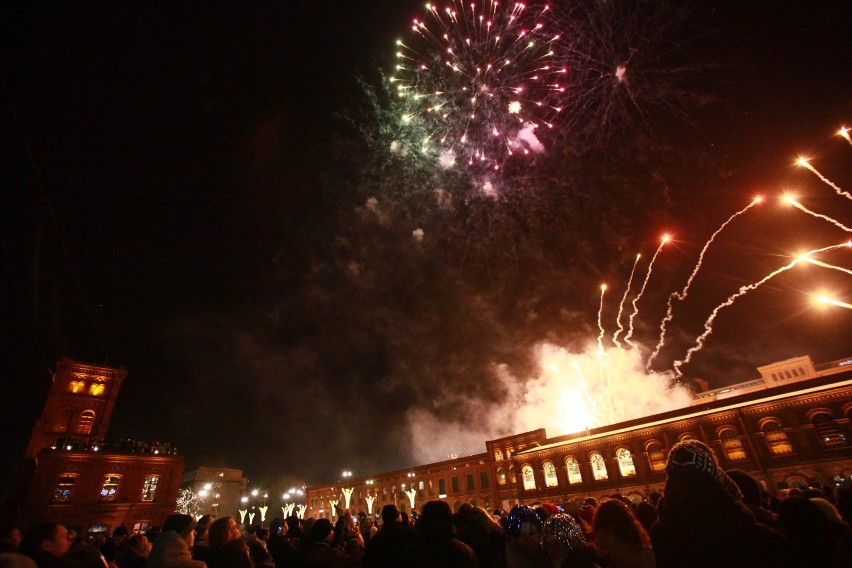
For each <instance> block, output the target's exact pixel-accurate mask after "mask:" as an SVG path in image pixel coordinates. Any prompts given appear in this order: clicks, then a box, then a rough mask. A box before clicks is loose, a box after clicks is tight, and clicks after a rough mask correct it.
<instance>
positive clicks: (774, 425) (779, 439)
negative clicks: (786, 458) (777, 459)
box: [761, 420, 793, 456]
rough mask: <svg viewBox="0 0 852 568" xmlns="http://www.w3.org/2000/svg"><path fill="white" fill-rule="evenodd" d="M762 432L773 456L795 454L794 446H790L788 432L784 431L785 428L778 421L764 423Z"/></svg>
mask: <svg viewBox="0 0 852 568" xmlns="http://www.w3.org/2000/svg"><path fill="white" fill-rule="evenodd" d="M761 430H762V431H763V438H764V439H765V440H766V445H767V446H768V447H769V451H770V452H771V453H772V454H774V455H776V456H781V455H784V454H792V453H793V446H792V445H791V444H790V439H789V438H788V437H787V432H785V431H784V426H782V425H781V422H779V421H778V420H767V421H766V422H764V424H763V427H762V428H761Z"/></svg>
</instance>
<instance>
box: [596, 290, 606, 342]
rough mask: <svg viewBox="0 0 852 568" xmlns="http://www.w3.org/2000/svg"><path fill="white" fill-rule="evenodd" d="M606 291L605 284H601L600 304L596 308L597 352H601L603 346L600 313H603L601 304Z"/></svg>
mask: <svg viewBox="0 0 852 568" xmlns="http://www.w3.org/2000/svg"><path fill="white" fill-rule="evenodd" d="M605 293H606V284H601V305H600V307H599V308H598V329H599V330H600V333H599V334H598V353H600V354H603V352H604V346H603V338H604V328H603V322H602V321H601V314H603V304H604V294H605Z"/></svg>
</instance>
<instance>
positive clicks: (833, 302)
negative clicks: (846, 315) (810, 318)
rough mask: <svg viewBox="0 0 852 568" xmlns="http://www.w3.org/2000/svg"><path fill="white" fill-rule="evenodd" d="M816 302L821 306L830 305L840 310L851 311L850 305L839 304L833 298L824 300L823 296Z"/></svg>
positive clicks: (851, 306) (839, 302) (851, 305)
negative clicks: (821, 304)
mask: <svg viewBox="0 0 852 568" xmlns="http://www.w3.org/2000/svg"><path fill="white" fill-rule="evenodd" d="M817 301H818V302H821V303H823V304H831V305H832V306H838V307H840V308H846V309H847V310H852V304H847V303H846V302H841V301H840V300H835V299H833V298H826V297H825V296H820V297H819V298H817Z"/></svg>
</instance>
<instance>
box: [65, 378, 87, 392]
mask: <svg viewBox="0 0 852 568" xmlns="http://www.w3.org/2000/svg"><path fill="white" fill-rule="evenodd" d="M84 390H86V381H71V382H70V383H68V391H69V392H73V393H78V392H83V391H84Z"/></svg>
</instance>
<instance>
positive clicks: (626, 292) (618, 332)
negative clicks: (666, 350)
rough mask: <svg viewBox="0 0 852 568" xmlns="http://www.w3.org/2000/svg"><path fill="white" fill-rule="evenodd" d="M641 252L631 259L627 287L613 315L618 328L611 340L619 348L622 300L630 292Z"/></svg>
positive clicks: (621, 326)
mask: <svg viewBox="0 0 852 568" xmlns="http://www.w3.org/2000/svg"><path fill="white" fill-rule="evenodd" d="M640 258H642V255H641V254H637V255H636V260H634V261H633V269H632V270H631V271H630V278H628V279H627V289H626V290H624V295H623V296H622V297H621V303H620V304H618V315H617V316H616V317H615V323H616V324H618V329H617V330H616V331H615V333H614V334H613V335H612V342H613V343H615V345H616V346H617V347H618V348H619V349H621V347H622V346H621V343H620V342H619V341H618V336H619V335H620V334H621V332H622V331H624V326H623V325H621V314H622V313H623V312H624V302H625V301H626V300H627V295H628V294H629V293H630V286H631V285H632V284H633V275H634V274H635V273H636V266H637V265H638V264H639V259H640Z"/></svg>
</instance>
